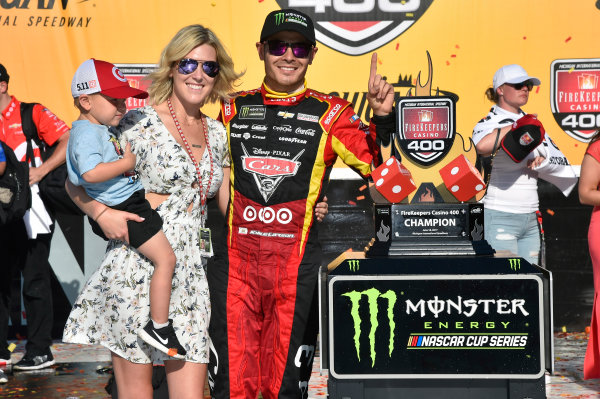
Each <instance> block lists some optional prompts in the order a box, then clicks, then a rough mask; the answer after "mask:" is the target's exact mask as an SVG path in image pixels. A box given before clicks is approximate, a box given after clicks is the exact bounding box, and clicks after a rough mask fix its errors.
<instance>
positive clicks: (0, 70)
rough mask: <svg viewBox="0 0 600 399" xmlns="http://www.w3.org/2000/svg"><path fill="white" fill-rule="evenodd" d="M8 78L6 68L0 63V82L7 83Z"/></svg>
mask: <svg viewBox="0 0 600 399" xmlns="http://www.w3.org/2000/svg"><path fill="white" fill-rule="evenodd" d="M8 79H10V76H8V72H6V68H4V65H2V64H0V82H6V83H8Z"/></svg>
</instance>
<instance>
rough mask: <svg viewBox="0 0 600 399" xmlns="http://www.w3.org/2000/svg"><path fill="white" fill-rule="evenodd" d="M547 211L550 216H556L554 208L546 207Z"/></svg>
mask: <svg viewBox="0 0 600 399" xmlns="http://www.w3.org/2000/svg"><path fill="white" fill-rule="evenodd" d="M546 213H547V214H548V215H550V216H554V211H553V210H552V209H546Z"/></svg>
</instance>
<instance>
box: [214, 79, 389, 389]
mask: <svg viewBox="0 0 600 399" xmlns="http://www.w3.org/2000/svg"><path fill="white" fill-rule="evenodd" d="M221 119H222V121H223V123H224V124H225V126H226V127H227V132H228V137H229V146H230V151H231V179H230V182H231V197H230V203H229V210H228V215H227V224H228V236H227V247H228V255H226V256H224V257H225V258H227V259H221V260H220V261H219V259H216V260H215V263H214V264H213V266H212V267H211V266H209V270H208V278H209V285H210V291H211V303H212V317H211V322H210V328H209V331H210V337H211V341H212V347H211V357H210V363H209V382H210V385H211V388H212V396H213V398H252V399H255V398H256V397H257V392H258V390H259V389H260V391H261V392H262V395H263V397H264V398H266V399H270V398H305V397H307V393H308V380H309V377H310V374H311V369H312V361H313V357H314V353H315V344H316V339H317V332H318V303H317V278H318V269H319V265H320V262H321V248H320V245H319V243H318V234H317V228H316V225H315V219H314V217H313V216H314V208H315V204H316V203H317V202H318V201H319V200H321V198H322V196H323V194H324V192H325V189H326V187H327V183H328V180H329V173H330V171H331V168H332V166H333V164H334V162H335V161H336V159H337V158H338V157H340V158H341V160H342V161H343V162H344V163H345V164H347V165H349V166H350V167H352V168H353V169H355V170H356V171H357V172H359V173H360V174H361V175H363V176H369V175H370V173H371V166H372V163H375V164H378V152H379V149H378V146H377V145H376V142H375V141H376V140H375V138H376V134H375V126H374V125H373V124H372V125H371V126H370V127H369V126H366V125H364V124H363V123H362V122H361V121H360V120H359V118H358V116H357V115H356V113H355V112H354V110H353V109H352V107H351V105H350V103H349V102H347V101H345V100H343V99H341V98H338V97H335V96H330V95H326V94H322V93H319V92H316V91H313V90H310V89H306V90H304V91H302V92H299V93H295V94H293V95H290V96H287V95H283V94H281V93H274V92H272V91H270V90H269V89H268V88H267V87H266V86H265V85H264V84H263V86H262V87H261V88H260V89H256V90H252V91H247V92H242V93H241V94H240V95H239V96H238V97H236V98H235V99H234V100H231V101H229V102H225V103H224V104H222V106H221Z"/></svg>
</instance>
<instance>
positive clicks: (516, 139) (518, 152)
mask: <svg viewBox="0 0 600 399" xmlns="http://www.w3.org/2000/svg"><path fill="white" fill-rule="evenodd" d="M512 127H513V128H512V130H511V131H509V132H508V133H506V136H504V138H503V139H502V148H503V149H504V152H506V153H507V154H508V156H509V157H510V158H511V159H512V160H513V161H515V162H521V161H522V160H523V159H525V157H526V156H527V155H528V154H529V153H530V152H531V151H533V150H534V149H535V147H537V146H538V145H540V144H542V142H543V141H544V136H545V133H546V131H545V130H544V126H542V122H540V121H539V120H538V119H537V118H536V116H535V115H532V114H527V115H525V116H523V117H522V118H521V119H519V120H517V121H516V122H515V123H513V126H512Z"/></svg>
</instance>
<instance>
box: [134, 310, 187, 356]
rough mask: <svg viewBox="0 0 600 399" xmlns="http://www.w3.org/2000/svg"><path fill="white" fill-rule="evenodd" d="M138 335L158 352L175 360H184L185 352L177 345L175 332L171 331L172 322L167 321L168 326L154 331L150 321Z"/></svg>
mask: <svg viewBox="0 0 600 399" xmlns="http://www.w3.org/2000/svg"><path fill="white" fill-rule="evenodd" d="M138 335H139V336H140V338H141V339H143V340H144V341H145V342H146V343H147V344H148V345H151V346H153V347H155V348H156V349H158V350H159V351H161V352H163V353H166V354H167V355H169V356H171V357H174V358H175V359H185V354H186V350H185V349H183V346H181V344H180V343H179V340H178V339H177V336H176V335H175V330H173V320H171V319H169V325H168V326H166V327H163V328H159V329H155V328H154V325H153V324H152V320H150V321H149V322H148V324H146V327H144V328H142V329H141V330H139V331H138Z"/></svg>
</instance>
